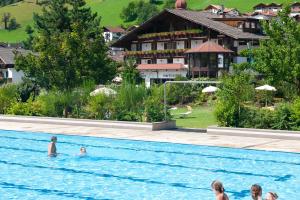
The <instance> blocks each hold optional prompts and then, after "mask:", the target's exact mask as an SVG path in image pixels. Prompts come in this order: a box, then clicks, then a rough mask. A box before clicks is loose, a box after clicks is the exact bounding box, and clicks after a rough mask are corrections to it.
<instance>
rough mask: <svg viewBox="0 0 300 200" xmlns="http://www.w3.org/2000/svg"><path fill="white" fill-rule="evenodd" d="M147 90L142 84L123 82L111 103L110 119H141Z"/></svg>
mask: <svg viewBox="0 0 300 200" xmlns="http://www.w3.org/2000/svg"><path fill="white" fill-rule="evenodd" d="M146 95H147V91H146V88H145V87H144V86H142V85H139V86H138V85H134V84H130V83H126V82H124V83H123V84H122V85H121V87H120V89H119V91H118V92H117V97H116V100H115V101H114V102H113V105H112V116H111V118H112V119H116V120H121V121H142V118H143V111H144V105H143V102H144V100H145V98H146Z"/></svg>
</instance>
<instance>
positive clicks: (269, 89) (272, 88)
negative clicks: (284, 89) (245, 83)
mask: <svg viewBox="0 0 300 200" xmlns="http://www.w3.org/2000/svg"><path fill="white" fill-rule="evenodd" d="M255 89H256V90H265V91H276V88H275V87H273V86H270V85H263V86H259V87H256V88H255Z"/></svg>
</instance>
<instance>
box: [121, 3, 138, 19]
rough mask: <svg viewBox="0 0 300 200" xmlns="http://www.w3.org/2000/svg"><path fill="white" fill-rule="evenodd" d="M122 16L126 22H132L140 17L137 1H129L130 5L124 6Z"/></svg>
mask: <svg viewBox="0 0 300 200" xmlns="http://www.w3.org/2000/svg"><path fill="white" fill-rule="evenodd" d="M120 17H121V19H123V20H124V21H125V22H132V21H134V20H136V19H137V17H138V14H137V12H136V2H134V1H132V2H129V4H128V6H127V7H125V8H123V10H122V12H121V14H120Z"/></svg>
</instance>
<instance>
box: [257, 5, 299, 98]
mask: <svg viewBox="0 0 300 200" xmlns="http://www.w3.org/2000/svg"><path fill="white" fill-rule="evenodd" d="M289 14H290V7H284V8H283V11H282V12H280V13H279V15H278V16H279V18H276V19H273V20H271V21H270V22H269V23H268V22H265V23H263V29H264V31H265V33H266V35H267V36H268V39H266V40H263V41H261V45H260V47H259V48H258V49H256V50H254V51H253V55H254V60H255V62H254V64H253V67H254V69H255V70H256V71H258V72H260V73H261V74H263V75H264V76H265V78H266V79H267V81H268V82H269V83H270V84H273V85H274V86H276V87H281V86H282V85H286V84H287V83H288V84H290V85H291V86H295V87H296V88H298V93H299V92H300V25H299V23H297V22H296V21H295V20H294V19H293V18H291V17H289Z"/></svg>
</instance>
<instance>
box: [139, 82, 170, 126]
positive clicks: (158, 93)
mask: <svg viewBox="0 0 300 200" xmlns="http://www.w3.org/2000/svg"><path fill="white" fill-rule="evenodd" d="M162 92H163V90H162V89H161V87H158V86H153V87H152V88H151V93H150V96H149V97H148V98H147V99H146V100H145V103H144V104H145V111H144V117H145V121H147V122H159V121H163V120H164V118H165V113H164V104H163V98H162V97H163V93H162ZM167 119H170V113H169V111H167Z"/></svg>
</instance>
